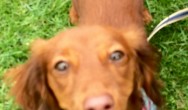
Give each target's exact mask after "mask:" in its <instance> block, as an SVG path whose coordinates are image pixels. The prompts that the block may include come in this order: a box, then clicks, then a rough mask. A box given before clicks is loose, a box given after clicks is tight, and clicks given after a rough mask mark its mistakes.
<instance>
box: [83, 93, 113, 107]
mask: <svg viewBox="0 0 188 110" xmlns="http://www.w3.org/2000/svg"><path fill="white" fill-rule="evenodd" d="M113 109H114V101H113V99H112V97H111V96H110V95H107V94H105V95H100V96H97V97H91V98H88V99H87V100H86V101H85V104H84V110H113Z"/></svg>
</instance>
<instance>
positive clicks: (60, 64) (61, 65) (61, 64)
mask: <svg viewBox="0 0 188 110" xmlns="http://www.w3.org/2000/svg"><path fill="white" fill-rule="evenodd" d="M68 68H69V65H68V63H67V62H65V61H59V62H57V63H56V65H55V69H56V70H58V71H66V70H67V69H68Z"/></svg>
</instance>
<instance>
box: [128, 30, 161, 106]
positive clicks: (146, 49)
mask: <svg viewBox="0 0 188 110" xmlns="http://www.w3.org/2000/svg"><path fill="white" fill-rule="evenodd" d="M125 38H126V40H127V43H128V44H129V46H130V47H131V48H132V49H133V50H134V54H135V60H136V64H137V66H136V67H135V68H136V78H135V82H136V83H137V84H136V86H137V87H136V88H135V89H136V91H138V90H139V91H140V89H144V90H145V92H146V94H147V95H148V96H149V97H150V98H151V99H152V100H153V102H154V103H155V104H157V105H158V106H161V103H162V98H161V95H160V88H161V83H160V82H159V80H158V79H157V74H156V73H157V72H158V65H159V61H160V54H159V52H158V51H157V50H156V49H155V48H153V47H152V46H151V45H150V44H149V42H148V41H147V38H146V34H145V31H144V30H140V29H136V30H135V28H134V29H130V30H129V31H127V33H126V34H125Z"/></svg>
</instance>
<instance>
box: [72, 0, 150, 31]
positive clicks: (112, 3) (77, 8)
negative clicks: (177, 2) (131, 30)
mask: <svg viewBox="0 0 188 110" xmlns="http://www.w3.org/2000/svg"><path fill="white" fill-rule="evenodd" d="M70 18H71V22H72V23H73V24H77V23H78V24H80V25H86V24H87V25H93V24H98V25H107V26H113V27H120V28H122V27H123V28H124V27H127V26H129V25H134V24H135V25H137V26H141V27H143V25H144V22H145V23H149V22H150V21H151V19H152V17H151V15H150V13H149V12H148V11H147V9H146V8H145V7H144V0H72V8H71V10H70Z"/></svg>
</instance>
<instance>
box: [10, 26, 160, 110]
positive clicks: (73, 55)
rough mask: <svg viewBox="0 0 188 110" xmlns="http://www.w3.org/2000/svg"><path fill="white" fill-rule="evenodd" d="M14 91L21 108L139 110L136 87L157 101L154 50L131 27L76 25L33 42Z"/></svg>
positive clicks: (16, 71) (16, 78) (18, 72)
mask: <svg viewBox="0 0 188 110" xmlns="http://www.w3.org/2000/svg"><path fill="white" fill-rule="evenodd" d="M31 50H32V51H31V53H32V54H31V56H30V58H29V60H28V61H27V62H26V63H25V64H23V65H21V66H20V67H18V68H16V69H13V70H11V71H10V73H11V74H14V73H16V74H15V75H14V76H15V77H14V79H13V81H15V85H14V86H13V89H12V90H13V94H14V95H15V96H16V100H17V102H18V103H20V104H21V105H22V106H23V108H25V109H26V110H31V109H32V110H37V109H40V110H44V109H45V110H46V109H47V108H48V109H50V110H60V109H66V110H125V109H126V110H130V109H134V110H137V109H138V110H139V109H141V107H142V105H143V102H142V96H141V89H142V88H143V89H145V91H146V93H147V95H148V96H149V97H150V98H151V99H152V100H153V101H154V102H155V103H156V104H159V103H160V99H161V98H160V96H159V88H158V82H157V80H156V79H155V72H156V64H157V62H158V61H157V60H158V59H157V57H158V55H157V53H156V51H153V49H152V48H151V46H150V45H149V43H148V42H147V41H146V38H145V33H144V32H143V30H139V29H137V28H135V27H133V28H128V29H125V30H122V31H121V30H116V29H113V28H108V27H105V28H104V27H99V26H94V27H77V28H73V29H70V30H67V31H65V32H62V33H60V34H58V35H57V36H55V37H53V38H51V39H49V40H37V41H35V42H34V43H33V45H32V49H31Z"/></svg>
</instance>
